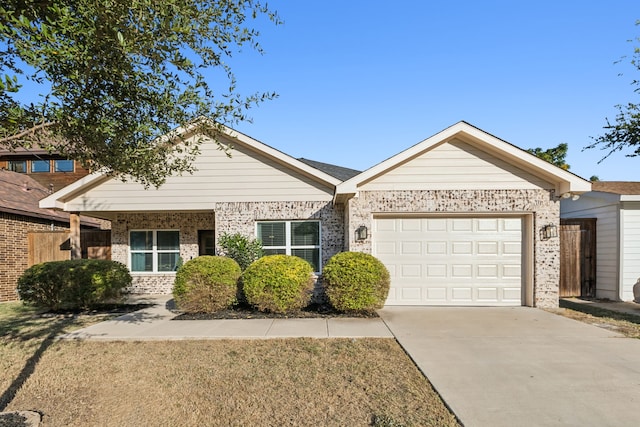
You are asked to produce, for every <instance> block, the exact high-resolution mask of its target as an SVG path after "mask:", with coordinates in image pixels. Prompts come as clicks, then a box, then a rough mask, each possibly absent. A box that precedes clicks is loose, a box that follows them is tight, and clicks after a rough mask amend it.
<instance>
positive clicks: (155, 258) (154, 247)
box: [128, 228, 180, 274]
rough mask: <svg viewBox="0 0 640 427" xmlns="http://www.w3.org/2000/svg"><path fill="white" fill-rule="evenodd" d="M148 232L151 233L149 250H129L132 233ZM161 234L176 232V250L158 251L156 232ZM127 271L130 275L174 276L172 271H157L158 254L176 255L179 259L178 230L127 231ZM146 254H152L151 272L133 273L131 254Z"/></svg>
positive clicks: (148, 229)
mask: <svg viewBox="0 0 640 427" xmlns="http://www.w3.org/2000/svg"><path fill="white" fill-rule="evenodd" d="M140 231H143V232H148V231H151V232H152V233H153V243H152V245H151V249H144V250H140V249H138V250H133V249H131V233H133V232H140ZM159 231H160V232H162V231H176V232H178V248H177V249H162V250H160V249H158V232H159ZM128 247H129V271H131V273H132V274H151V273H158V274H175V271H174V270H171V271H158V255H159V254H166V253H177V254H178V258H180V230H176V229H152V228H144V229H134V230H129V244H128ZM136 253H138V254H147V253H150V254H152V266H153V267H152V269H151V271H133V259H132V258H133V254H136Z"/></svg>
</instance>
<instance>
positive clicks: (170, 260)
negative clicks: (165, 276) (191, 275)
mask: <svg viewBox="0 0 640 427" xmlns="http://www.w3.org/2000/svg"><path fill="white" fill-rule="evenodd" d="M178 256H179V254H178V253H177V252H173V253H163V254H158V271H175V270H176V264H177V262H178Z"/></svg>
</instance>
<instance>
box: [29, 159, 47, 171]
mask: <svg viewBox="0 0 640 427" xmlns="http://www.w3.org/2000/svg"><path fill="white" fill-rule="evenodd" d="M50 170H51V164H50V163H49V160H32V161H31V172H49V171H50Z"/></svg>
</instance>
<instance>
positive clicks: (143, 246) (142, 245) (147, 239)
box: [130, 231, 153, 251]
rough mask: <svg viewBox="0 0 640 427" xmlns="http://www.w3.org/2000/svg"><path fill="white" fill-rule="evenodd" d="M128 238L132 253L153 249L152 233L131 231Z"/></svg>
mask: <svg viewBox="0 0 640 427" xmlns="http://www.w3.org/2000/svg"><path fill="white" fill-rule="evenodd" d="M130 236H131V250H132V251H144V250H152V249H153V231H132V232H131V234H130Z"/></svg>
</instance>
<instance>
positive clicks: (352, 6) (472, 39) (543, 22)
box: [231, 0, 640, 180]
mask: <svg viewBox="0 0 640 427" xmlns="http://www.w3.org/2000/svg"><path fill="white" fill-rule="evenodd" d="M269 5H270V7H271V8H273V9H276V10H277V11H278V12H279V13H280V16H281V18H282V19H283V20H284V25H281V26H277V27H276V26H273V25H268V24H265V23H262V22H259V23H258V24H257V25H258V28H260V29H261V31H262V36H261V39H260V41H261V44H262V46H263V47H264V49H265V51H266V54H265V55H263V56H259V55H257V54H254V53H252V52H250V51H248V50H247V51H245V52H244V53H242V54H240V55H239V56H237V57H235V58H234V59H233V60H232V62H231V65H232V66H233V67H234V71H235V72H236V74H237V77H238V80H239V88H240V89H241V90H243V91H245V92H253V91H256V90H265V91H275V92H277V93H278V94H279V98H278V99H276V100H274V101H269V102H267V103H265V104H262V105H260V106H259V107H257V108H254V109H252V110H251V111H250V114H249V115H250V116H251V117H252V118H253V123H243V124H240V125H236V126H235V128H236V129H238V130H239V131H242V132H244V133H246V134H248V135H250V136H252V137H254V138H256V139H258V140H260V141H262V142H264V143H266V144H268V145H270V146H272V147H274V148H277V149H279V150H281V151H284V152H285V153H287V154H289V155H292V156H294V157H305V158H309V159H313V160H318V161H323V162H328V163H334V164H338V165H342V166H347V167H352V168H355V169H361V170H364V169H367V168H369V167H371V166H373V165H375V164H377V163H379V162H381V161H383V160H385V159H387V158H388V157H390V156H393V155H395V154H397V153H398V152H400V151H402V150H404V149H406V148H408V147H410V146H412V145H414V144H416V143H418V142H420V141H422V140H423V139H426V138H428V137H429V136H431V135H433V134H435V133H437V132H439V131H440V130H442V129H444V128H446V127H448V126H450V125H452V124H454V123H456V122H458V121H460V120H465V121H467V122H469V123H471V124H473V125H475V126H477V127H479V128H481V129H483V130H485V131H487V132H489V133H491V134H493V135H495V136H497V137H499V138H502V139H504V140H506V141H508V142H510V143H512V144H515V145H517V146H519V147H521V148H532V147H543V148H549V147H555V146H557V145H558V144H559V143H562V142H565V143H567V144H569V154H568V156H567V162H568V163H569V164H570V165H571V171H572V172H574V173H576V174H578V175H580V176H582V177H584V178H589V177H590V176H592V175H598V176H599V177H600V179H601V180H640V173H638V172H637V171H638V170H639V169H640V168H639V166H640V158H627V157H625V156H624V154H622V153H617V154H614V155H613V156H611V157H609V158H608V159H606V160H604V161H603V162H602V163H600V164H598V161H599V160H600V159H601V158H602V157H603V155H604V152H602V151H599V150H587V151H582V149H583V148H584V147H585V146H586V145H588V144H590V143H591V139H590V137H594V136H597V135H599V134H601V133H602V132H603V130H602V126H603V125H604V124H605V118H606V117H609V118H610V119H613V118H614V117H615V113H616V110H615V108H614V106H615V105H616V104H621V103H622V104H624V103H627V102H632V101H635V102H638V101H639V100H638V95H637V94H634V92H633V90H634V88H635V87H634V86H632V85H631V82H632V80H633V79H640V71H638V70H635V69H634V68H633V67H632V66H630V65H629V59H630V58H627V59H626V61H625V60H623V62H621V63H619V64H615V62H616V61H618V60H619V59H620V58H621V57H623V56H625V55H627V56H630V55H631V53H632V52H633V47H634V46H638V45H640V42H638V43H636V44H634V43H632V42H630V41H629V40H632V39H634V38H635V37H637V36H639V35H640V26H636V25H635V22H636V20H638V19H640V2H638V1H637V0H634V1H627V0H609V1H606V2H605V1H593V0H592V1H588V0H587V1H584V0H583V1H577V0H555V1H548V0H539V1H535V2H530V1H513V0H511V1H495V0H486V1H429V0H422V1H417V0H410V1H402V2H388V1H384V2H383V1H378V0H370V1H360V0H351V1H344V0H342V1H335V0H323V1H315V0H314V1H307V0H305V1H291V0H288V1H287V0H271V1H270V2H269ZM621 73H622V75H620V74H621Z"/></svg>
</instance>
